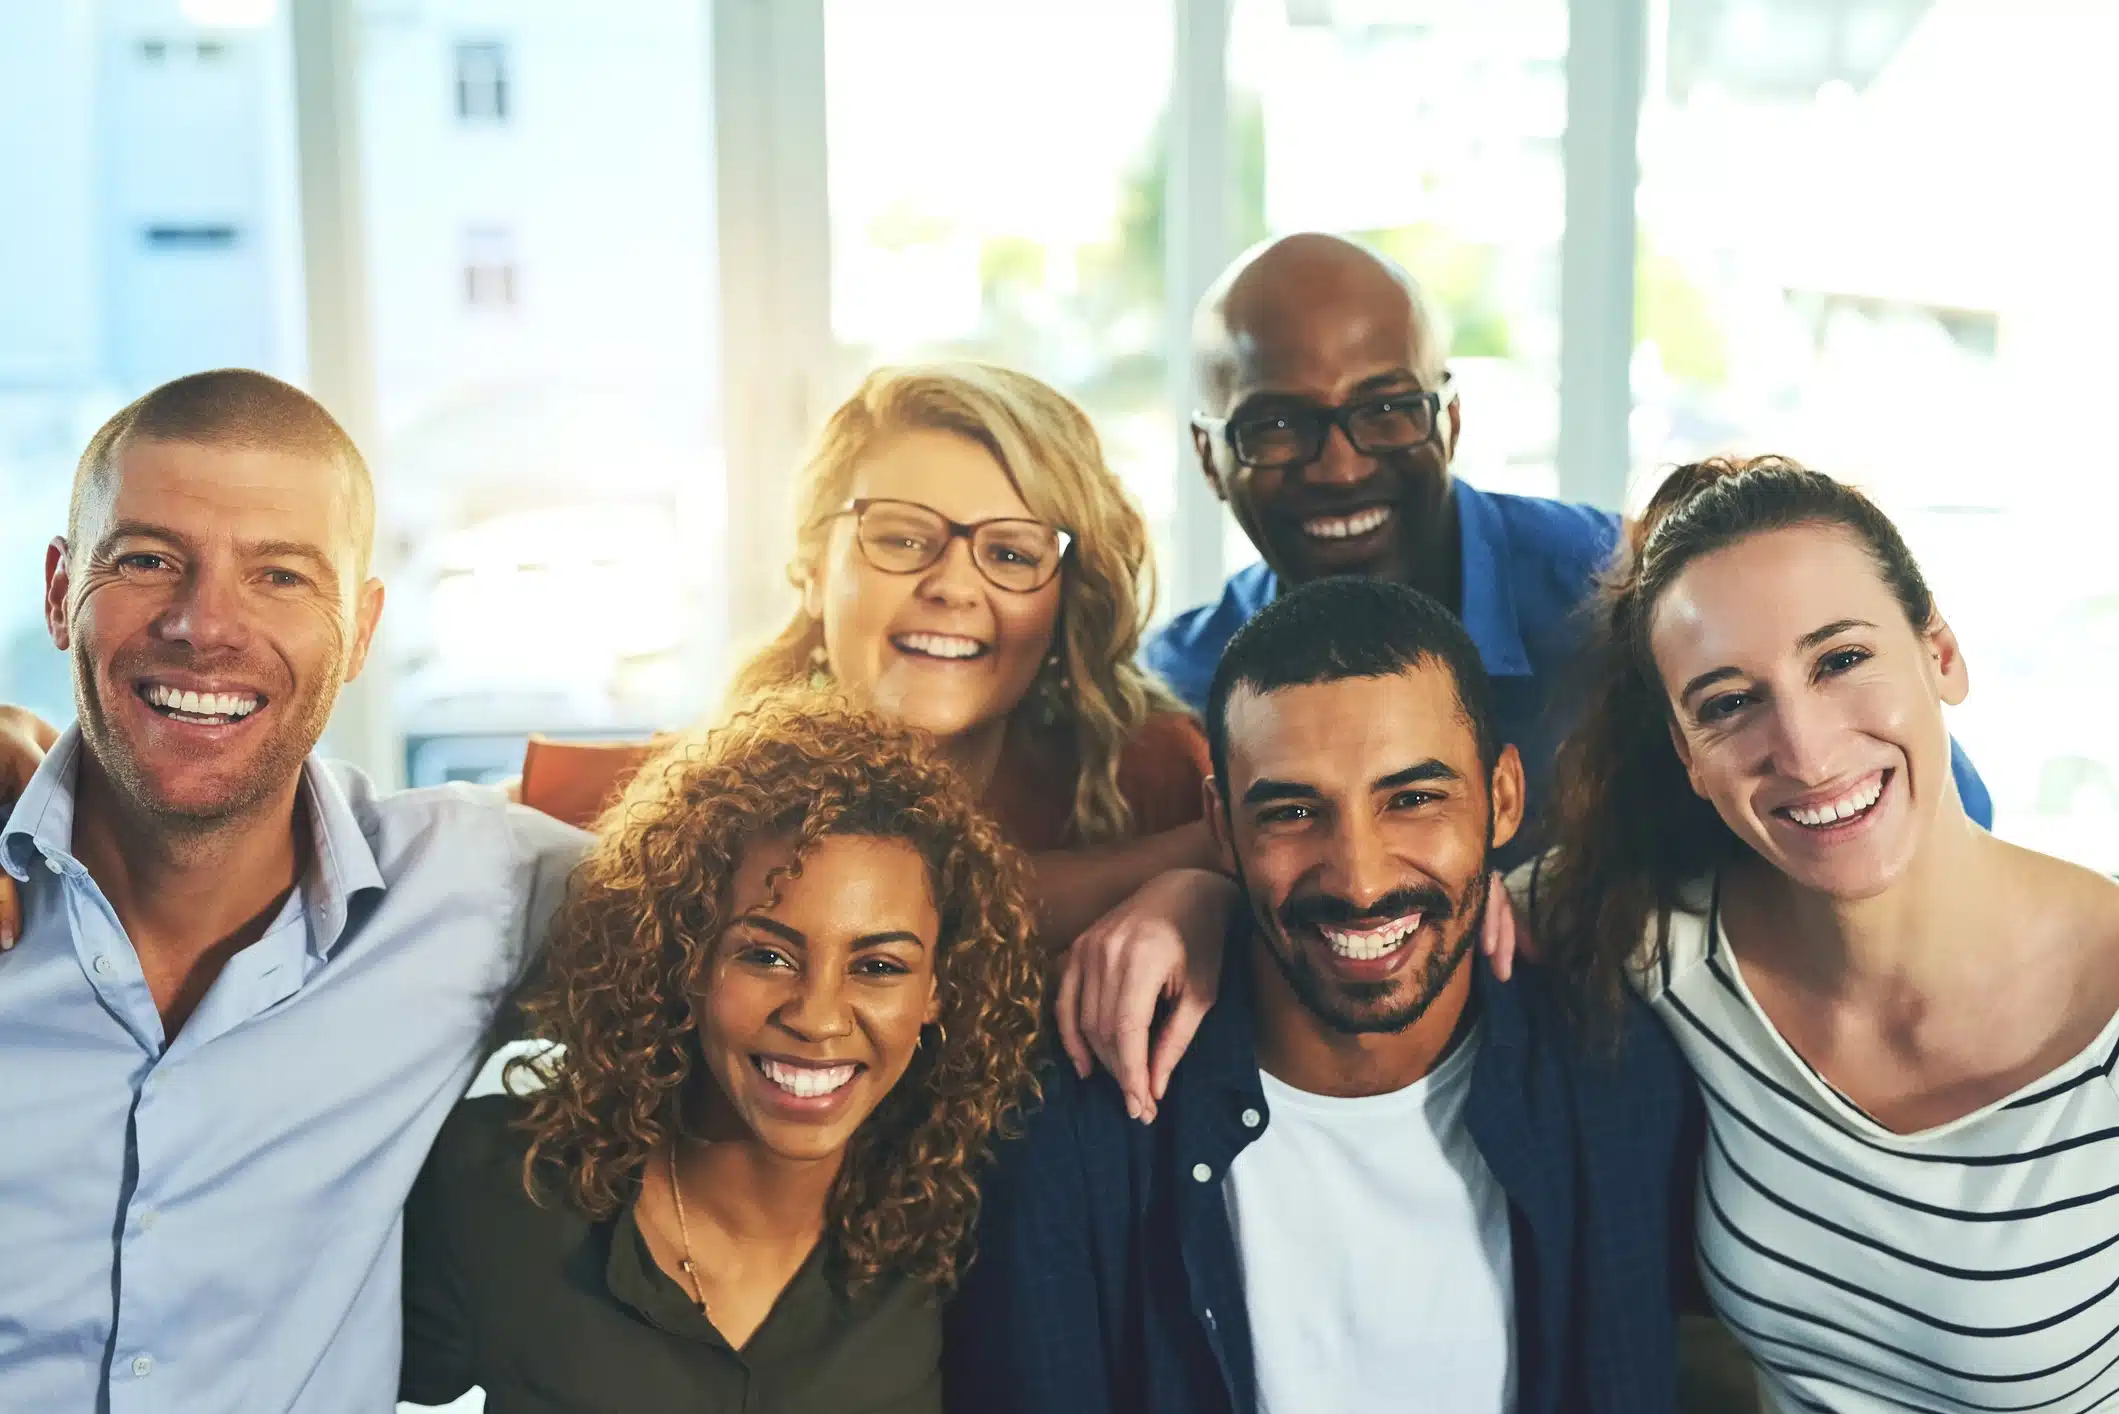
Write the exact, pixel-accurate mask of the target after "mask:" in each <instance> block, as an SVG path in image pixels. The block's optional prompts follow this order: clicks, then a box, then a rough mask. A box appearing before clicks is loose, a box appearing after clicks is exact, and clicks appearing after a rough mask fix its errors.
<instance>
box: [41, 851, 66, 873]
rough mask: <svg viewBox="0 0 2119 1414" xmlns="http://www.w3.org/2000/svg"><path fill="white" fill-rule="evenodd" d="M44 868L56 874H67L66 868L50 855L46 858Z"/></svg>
mask: <svg viewBox="0 0 2119 1414" xmlns="http://www.w3.org/2000/svg"><path fill="white" fill-rule="evenodd" d="M44 867H45V868H47V869H49V870H51V871H52V873H54V874H64V873H65V872H66V866H65V865H64V864H61V863H60V862H59V861H58V860H56V859H54V858H52V857H51V856H50V855H48V854H47V855H45V856H44Z"/></svg>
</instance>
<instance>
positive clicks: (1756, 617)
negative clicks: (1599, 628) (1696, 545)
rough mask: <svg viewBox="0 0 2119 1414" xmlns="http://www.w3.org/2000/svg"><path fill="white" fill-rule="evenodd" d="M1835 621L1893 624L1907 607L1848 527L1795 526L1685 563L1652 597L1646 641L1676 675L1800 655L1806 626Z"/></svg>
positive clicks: (1680, 678) (1667, 672) (1660, 663)
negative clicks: (1652, 613) (1901, 604)
mask: <svg viewBox="0 0 2119 1414" xmlns="http://www.w3.org/2000/svg"><path fill="white" fill-rule="evenodd" d="M1841 619H1861V620H1865V621H1866V622H1869V623H1872V624H1876V625H1878V626H1879V627H1883V628H1889V627H1891V626H1892V625H1895V624H1904V623H1905V619H1906V615H1905V610H1904V609H1902V608H1900V607H1899V603H1898V600H1897V598H1896V597H1895V596H1893V594H1892V593H1891V590H1890V587H1889V586H1888V585H1886V584H1885V583H1884V579H1883V575H1882V574H1881V573H1880V572H1879V571H1878V569H1877V566H1876V561H1875V559H1874V558H1873V557H1872V556H1871V555H1870V554H1869V552H1868V550H1867V549H1866V548H1865V547H1864V546H1863V545H1862V543H1861V542H1860V541H1859V540H1857V539H1856V538H1855V537H1854V536H1853V535H1851V534H1849V533H1848V532H1846V531H1845V530H1842V529H1839V528H1838V527H1836V526H1822V525H1801V526H1792V527H1789V528H1788V529H1785V530H1770V531H1766V532H1763V533H1761V534H1758V535H1751V536H1746V537H1745V538H1744V539H1742V540H1738V541H1736V542H1735V543H1733V544H1730V545H1725V546H1723V547H1722V548H1721V549H1719V550H1716V551H1713V552H1712V553H1710V554H1706V555H1702V556H1700V557H1699V558H1698V559H1697V560H1694V561H1693V562H1692V563H1691V564H1689V565H1687V566H1686V567H1685V568H1684V569H1683V570H1682V571H1681V572H1680V573H1679V574H1678V577H1677V578H1676V579H1675V580H1673V581H1672V582H1671V585H1670V588H1669V589H1667V590H1665V591H1664V593H1663V596H1662V598H1661V599H1660V600H1658V601H1657V603H1656V607H1655V617H1654V619H1653V620H1652V621H1651V622H1650V624H1649V644H1650V647H1651V648H1652V649H1653V651H1654V653H1655V658H1656V665H1657V667H1658V668H1659V669H1661V671H1662V672H1663V675H1664V677H1665V679H1666V681H1668V680H1673V679H1674V680H1677V681H1680V682H1682V681H1684V680H1688V679H1689V678H1690V677H1691V676H1692V675H1693V674H1694V673H1698V672H1701V671H1704V670H1705V669H1707V668H1712V667H1725V666H1728V667H1741V666H1743V665H1744V664H1746V663H1766V662H1771V661H1774V660H1776V659H1779V658H1782V657H1786V656H1790V655H1795V654H1799V653H1800V652H1801V649H1800V648H1799V647H1798V642H1799V640H1800V639H1801V638H1802V637H1803V635H1804V634H1807V633H1809V632H1811V631H1812V630H1814V629H1818V628H1821V627H1823V626H1824V625H1826V624H1830V623H1836V622H1838V621H1839V620H1841ZM1710 659H1711V660H1712V661H1711V662H1710V661H1708V660H1710Z"/></svg>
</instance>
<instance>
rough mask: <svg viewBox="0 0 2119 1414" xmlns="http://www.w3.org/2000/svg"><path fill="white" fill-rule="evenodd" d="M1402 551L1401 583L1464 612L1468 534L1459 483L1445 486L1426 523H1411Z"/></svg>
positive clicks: (1459, 612) (1446, 607)
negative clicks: (1461, 519)
mask: <svg viewBox="0 0 2119 1414" xmlns="http://www.w3.org/2000/svg"><path fill="white" fill-rule="evenodd" d="M1404 539H1405V544H1404V546H1403V549H1402V551H1401V553H1402V554H1403V555H1404V556H1405V559H1404V562H1403V573H1402V574H1401V575H1400V576H1399V577H1398V578H1399V582H1400V583H1401V584H1405V585H1409V586H1410V587H1412V588H1414V589H1417V590H1419V591H1420V592H1421V593H1422V594H1425V595H1427V596H1428V597H1429V598H1431V599H1433V600H1435V601H1436V602H1437V603H1439V604H1441V605H1442V606H1443V607H1444V608H1445V609H1448V610H1449V611H1450V612H1451V613H1453V614H1459V615H1461V614H1462V613H1463V612H1464V544H1463V540H1464V536H1463V532H1462V531H1461V530H1460V528H1459V527H1458V525H1457V484H1456V482H1455V481H1454V480H1452V481H1450V482H1449V483H1448V485H1446V486H1445V487H1444V488H1443V492H1442V500H1441V502H1440V503H1439V504H1438V505H1437V507H1436V509H1435V513H1434V515H1433V517H1432V518H1431V519H1430V520H1428V521H1427V523H1426V524H1424V525H1409V526H1407V528H1406V532H1405V537H1404Z"/></svg>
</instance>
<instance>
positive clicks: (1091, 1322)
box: [942, 1072, 1118, 1414]
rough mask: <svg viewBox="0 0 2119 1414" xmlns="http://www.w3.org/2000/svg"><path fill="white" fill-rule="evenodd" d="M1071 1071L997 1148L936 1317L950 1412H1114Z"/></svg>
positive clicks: (1056, 1077) (1055, 1080)
mask: <svg viewBox="0 0 2119 1414" xmlns="http://www.w3.org/2000/svg"><path fill="white" fill-rule="evenodd" d="M1081 1083H1082V1082H1079V1081H1077V1080H1076V1079H1075V1077H1074V1075H1073V1074H1072V1072H1068V1073H1066V1074H1065V1075H1060V1074H1057V1073H1055V1074H1053V1075H1051V1076H1049V1077H1048V1079H1047V1081H1046V1100H1045V1104H1044V1105H1043V1106H1042V1107H1041V1108H1040V1109H1039V1110H1038V1111H1037V1112H1036V1113H1035V1114H1033V1115H1031V1117H1030V1118H1029V1120H1028V1122H1027V1124H1026V1127H1025V1131H1024V1133H1023V1134H1022V1136H1021V1137H1020V1138H1017V1139H1014V1140H1011V1141H1008V1142H1006V1143H1004V1144H1003V1145H1002V1146H1001V1149H1000V1152H999V1154H998V1156H997V1158H996V1161H995V1163H994V1165H993V1167H992V1168H991V1169H990V1170H989V1171H988V1173H987V1175H986V1179H985V1182H984V1183H983V1185H982V1191H981V1196H980V1204H979V1226H978V1241H977V1246H976V1249H975V1251H974V1253H973V1256H972V1258H971V1262H970V1267H969V1270H968V1271H967V1272H966V1273H965V1277H964V1281H963V1283H962V1285H961V1286H960V1287H959V1288H958V1291H957V1294H956V1297H955V1299H954V1300H952V1301H951V1302H950V1304H949V1308H948V1310H947V1311H946V1312H945V1313H944V1320H945V1326H944V1335H943V1340H942V1369H943V1392H944V1406H945V1408H946V1409H947V1410H948V1411H949V1414H988V1411H992V1410H1001V1409H1006V1410H1011V1411H1014V1414H1116V1411H1117V1409H1118V1405H1117V1404H1116V1403H1115V1400H1114V1391H1113V1383H1112V1369H1111V1363H1110V1357H1109V1352H1107V1351H1106V1349H1105V1347H1104V1339H1103V1329H1104V1325H1105V1322H1104V1320H1103V1310H1102V1305H1103V1301H1102V1296H1101V1294H1100V1291H1099V1283H1098V1281H1097V1273H1096V1265H1095V1255H1094V1252H1095V1247H1096V1243H1095V1240H1094V1232H1093V1226H1094V1216H1095V1215H1094V1213H1093V1211H1092V1207H1091V1203H1090V1185H1089V1183H1088V1181H1087V1167H1086V1165H1085V1163H1084V1157H1085V1156H1084V1154H1083V1152H1082V1149H1081V1144H1080V1140H1079V1137H1078V1133H1077V1129H1076V1125H1075V1123H1074V1119H1075V1116H1074V1113H1073V1111H1074V1108H1075V1107H1074V1105H1073V1104H1072V1103H1071V1101H1072V1099H1073V1098H1075V1097H1076V1092H1077V1091H1078V1090H1079V1089H1080V1087H1081Z"/></svg>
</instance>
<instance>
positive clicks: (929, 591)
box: [920, 535, 986, 605]
mask: <svg viewBox="0 0 2119 1414" xmlns="http://www.w3.org/2000/svg"><path fill="white" fill-rule="evenodd" d="M985 591H986V581H985V579H984V578H982V577H981V576H980V574H979V571H978V566H977V565H975V564H973V563H972V559H971V541H970V540H969V539H968V538H967V537H965V536H962V535H959V536H957V537H956V538H955V539H953V540H951V541H950V542H949V544H948V546H947V547H946V548H944V549H943V551H942V558H941V559H939V560H936V561H935V562H934V563H933V564H931V565H929V566H928V567H927V568H926V569H925V570H924V571H922V573H921V577H920V593H921V594H922V595H923V596H925V597H926V598H929V599H932V600H935V601H936V602H938V603H943V604H951V605H964V604H974V603H977V602H978V600H979V598H980V596H982V595H983V594H984V593H985Z"/></svg>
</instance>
